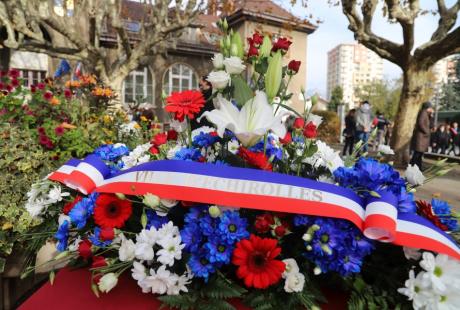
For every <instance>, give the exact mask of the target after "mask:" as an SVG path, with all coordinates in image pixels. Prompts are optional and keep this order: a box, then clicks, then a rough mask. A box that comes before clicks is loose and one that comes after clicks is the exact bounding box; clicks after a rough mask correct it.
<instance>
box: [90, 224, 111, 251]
mask: <svg viewBox="0 0 460 310" xmlns="http://www.w3.org/2000/svg"><path fill="white" fill-rule="evenodd" d="M100 236H101V228H100V227H96V228H94V234H93V235H91V236H89V238H88V239H89V240H90V241H91V242H92V243H93V244H94V245H95V246H98V247H100V248H105V247H108V246H109V245H110V244H112V240H105V241H104V240H101V237H100Z"/></svg>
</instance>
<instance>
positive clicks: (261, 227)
mask: <svg viewBox="0 0 460 310" xmlns="http://www.w3.org/2000/svg"><path fill="white" fill-rule="evenodd" d="M273 224H275V220H274V219H273V216H272V215H271V214H268V213H267V214H262V215H258V216H256V221H255V222H254V228H255V229H256V231H257V232H258V233H260V234H265V233H267V232H268V231H269V230H270V228H271V227H270V226H271V225H273Z"/></svg>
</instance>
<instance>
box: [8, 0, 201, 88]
mask: <svg viewBox="0 0 460 310" xmlns="http://www.w3.org/2000/svg"><path fill="white" fill-rule="evenodd" d="M129 2H130V1H126V0H111V1H108V0H78V1H77V0H60V1H55V0H27V1H17V0H2V1H0V30H1V28H4V30H5V32H6V33H7V36H6V37H5V38H3V40H1V39H0V40H1V41H0V44H2V45H4V46H6V47H8V48H10V49H14V50H25V51H32V52H39V53H45V54H48V55H50V56H53V57H59V58H65V59H69V60H78V61H81V62H82V63H83V64H84V65H85V66H86V67H87V68H91V69H92V70H94V73H95V74H96V75H97V76H98V77H99V78H100V79H101V80H102V81H103V82H104V83H106V84H108V85H109V86H111V87H112V88H113V89H114V90H115V91H118V93H120V92H119V91H120V90H121V86H122V83H123V80H124V79H125V78H126V77H127V76H128V74H129V73H130V72H131V71H133V70H135V69H136V68H137V67H139V66H140V65H142V62H143V61H145V59H146V56H148V55H152V54H155V53H158V52H159V51H161V50H162V49H163V48H165V47H166V46H167V45H168V44H169V43H171V42H173V41H174V39H175V38H177V37H179V36H180V35H181V33H182V31H181V30H183V29H185V28H186V27H188V26H190V25H191V23H192V22H193V20H194V18H195V17H196V15H197V14H198V13H199V8H200V7H201V3H202V2H201V3H200V4H197V1H196V0H189V1H183V0H175V1H173V0H144V1H137V2H139V3H138V4H139V5H141V6H142V7H141V9H140V10H139V12H128V11H129V7H128V6H127V5H129ZM57 3H58V4H59V6H58V7H56V4H57ZM130 13H131V14H133V15H136V16H140V17H139V20H134V21H133V20H131V19H130V17H129V16H130ZM127 22H136V23H137V24H136V25H138V29H136V30H135V31H133V30H132V29H127V27H126V23H127ZM108 31H111V32H112V33H113V34H114V36H115V37H116V39H115V42H114V43H115V47H116V48H112V49H108V48H107V46H103V41H104V40H103V36H104V35H107V32H108ZM113 53H115V55H114V54H113ZM110 54H112V55H110Z"/></svg>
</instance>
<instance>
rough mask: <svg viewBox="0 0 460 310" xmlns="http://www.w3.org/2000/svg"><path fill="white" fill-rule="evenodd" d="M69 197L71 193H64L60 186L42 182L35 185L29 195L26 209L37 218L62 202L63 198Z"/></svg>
mask: <svg viewBox="0 0 460 310" xmlns="http://www.w3.org/2000/svg"><path fill="white" fill-rule="evenodd" d="M69 195H70V193H68V192H63V191H62V188H61V187H60V186H59V185H55V184H54V183H52V182H50V181H46V180H45V181H40V182H37V183H35V184H33V185H32V188H31V189H30V191H29V192H28V193H27V197H28V199H27V203H26V205H25V208H26V209H27V212H29V214H30V216H31V217H33V218H37V217H39V216H40V215H42V214H43V213H44V212H45V211H46V209H47V208H48V206H49V205H52V204H53V203H56V202H59V201H62V198H63V197H66V196H69Z"/></svg>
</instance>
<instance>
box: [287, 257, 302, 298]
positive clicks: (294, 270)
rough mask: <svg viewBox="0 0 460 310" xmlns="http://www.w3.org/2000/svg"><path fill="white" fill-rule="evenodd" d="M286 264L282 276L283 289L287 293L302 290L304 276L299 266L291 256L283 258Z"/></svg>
mask: <svg viewBox="0 0 460 310" xmlns="http://www.w3.org/2000/svg"><path fill="white" fill-rule="evenodd" d="M283 263H285V264H286V270H285V271H284V272H283V274H282V277H283V279H285V281H284V290H285V291H286V292H287V293H298V292H302V290H303V286H304V285H305V276H304V275H303V274H302V273H301V272H300V271H299V266H298V265H297V262H296V261H295V259H293V258H287V259H284V260H283Z"/></svg>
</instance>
